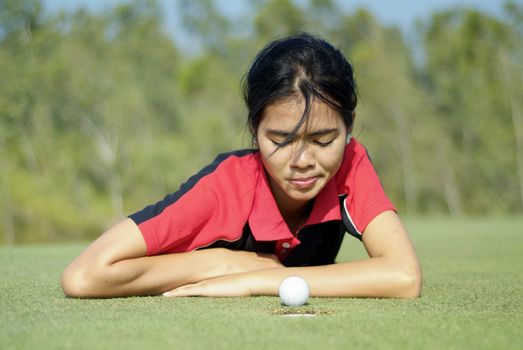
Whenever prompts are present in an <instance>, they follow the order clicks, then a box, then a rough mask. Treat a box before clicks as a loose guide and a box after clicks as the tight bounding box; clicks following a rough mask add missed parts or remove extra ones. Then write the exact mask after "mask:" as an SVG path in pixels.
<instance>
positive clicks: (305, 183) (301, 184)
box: [289, 176, 318, 189]
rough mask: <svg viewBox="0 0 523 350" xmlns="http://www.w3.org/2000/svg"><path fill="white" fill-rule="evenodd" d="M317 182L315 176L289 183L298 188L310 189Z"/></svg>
mask: <svg viewBox="0 0 523 350" xmlns="http://www.w3.org/2000/svg"><path fill="white" fill-rule="evenodd" d="M316 181H318V177H317V176H312V177H305V178H296V179H290V180H289V182H290V183H292V184H293V185H294V186H296V187H298V188H302V189H303V188H310V187H312V186H314V184H315V183H316Z"/></svg>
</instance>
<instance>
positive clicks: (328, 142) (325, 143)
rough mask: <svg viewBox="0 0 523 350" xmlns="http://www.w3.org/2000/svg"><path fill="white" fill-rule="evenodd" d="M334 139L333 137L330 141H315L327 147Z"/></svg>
mask: <svg viewBox="0 0 523 350" xmlns="http://www.w3.org/2000/svg"><path fill="white" fill-rule="evenodd" d="M333 141H334V139H332V140H330V141H327V142H320V141H314V143H315V144H317V145H318V146H320V147H327V146H329V145H330V144H331V143H332V142H333Z"/></svg>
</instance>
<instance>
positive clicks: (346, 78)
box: [243, 33, 357, 146]
mask: <svg viewBox="0 0 523 350" xmlns="http://www.w3.org/2000/svg"><path fill="white" fill-rule="evenodd" d="M300 95H301V96H302V97H303V98H304V100H305V109H304V112H303V114H302V116H301V118H300V120H299V122H298V123H297V124H296V126H295V128H294V130H293V131H292V132H291V134H290V135H289V136H288V137H287V139H286V140H284V142H283V143H282V144H281V145H282V146H283V145H285V144H287V143H289V142H291V141H292V139H294V137H295V136H296V133H297V132H298V130H299V129H300V128H301V126H302V125H303V124H304V123H305V122H306V121H307V119H308V117H309V114H310V109H311V103H312V101H313V99H314V98H319V99H320V100H321V101H323V102H325V103H327V104H328V105H330V106H331V107H333V108H334V109H336V110H337V111H338V112H339V113H340V115H341V117H342V118H343V121H344V122H345V125H346V126H347V130H351V129H352V123H353V111H354V109H355V108H356V103H357V96H356V83H355V81H354V78H353V69H352V66H351V64H350V63H349V62H348V61H347V59H346V58H345V57H344V55H343V54H342V53H341V52H340V51H339V50H338V49H336V48H335V47H333V46H332V45H331V44H329V43H328V42H326V41H325V40H323V39H320V38H316V37H314V36H312V35H311V34H308V33H300V34H297V35H293V36H289V37H285V38H282V39H278V40H274V41H272V42H270V43H269V44H268V45H267V46H266V47H265V48H264V49H262V50H261V51H260V52H259V53H258V55H257V56H256V57H255V59H254V61H253V63H252V65H251V68H250V70H249V72H248V74H247V77H246V79H244V81H243V96H244V99H245V104H246V105H247V109H248V111H249V115H248V119H247V123H248V127H249V129H250V131H251V133H252V134H253V136H254V137H255V135H256V131H257V130H258V126H259V125H260V121H261V118H262V117H263V113H264V111H265V108H266V107H267V106H269V105H270V104H273V103H275V102H277V101H280V100H284V99H286V98H291V97H299V96H300Z"/></svg>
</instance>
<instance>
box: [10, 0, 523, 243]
mask: <svg viewBox="0 0 523 350" xmlns="http://www.w3.org/2000/svg"><path fill="white" fill-rule="evenodd" d="M300 4H301V5H298V4H297V3H296V2H293V1H291V0H258V1H254V2H253V3H252V5H251V7H252V8H251V9H250V11H249V13H251V16H250V17H248V18H247V19H245V20H244V21H242V22H241V23H237V22H235V21H232V20H231V19H230V18H228V17H226V16H224V15H222V14H221V13H220V12H219V11H218V10H217V8H216V6H215V4H214V3H213V1H212V0H198V1H188V0H180V1H178V7H177V11H178V12H179V13H178V15H179V16H180V17H181V18H182V20H183V24H184V28H185V29H186V31H187V35H188V36H189V37H188V40H191V41H193V42H194V43H195V45H197V46H198V47H200V50H196V52H187V50H183V49H181V47H180V45H179V44H177V42H176V41H175V40H173V39H172V38H171V37H170V36H169V35H168V34H167V33H165V32H164V31H163V30H162V26H161V23H162V20H163V17H162V16H163V14H162V10H161V8H160V6H159V5H158V4H157V3H156V2H155V1H152V0H151V1H131V2H129V3H124V4H121V5H118V6H116V7H114V8H112V9H111V10H110V11H107V12H105V13H98V14H93V13H90V12H88V11H86V10H82V9H80V10H78V11H75V12H74V13H59V14H53V15H44V9H43V5H42V3H41V2H40V1H38V0H23V1H14V0H0V67H1V74H0V233H1V234H0V242H3V243H5V244H12V243H23V242H43V241H62V240H80V239H91V238H93V237H95V236H97V235H99V234H100V232H102V231H103V230H104V228H106V227H107V226H108V225H110V224H111V223H114V222H115V221H118V220H120V219H121V218H122V217H123V216H125V215H126V214H129V213H130V212H133V211H135V210H138V209H141V208H142V207H143V206H144V205H146V204H149V203H150V202H154V201H156V200H158V199H160V198H162V197H163V196H164V195H165V194H166V193H169V192H172V191H174V190H176V189H177V188H178V186H179V184H180V183H181V182H183V181H184V180H185V179H186V178H187V177H188V176H189V175H191V174H192V173H193V172H195V171H197V170H198V169H199V168H200V167H201V166H203V165H205V164H206V163H208V162H209V161H211V160H212V159H213V158H214V156H215V155H216V154H217V153H218V152H222V151H227V150H231V149H235V148H240V147H250V140H249V136H248V133H247V132H246V130H245V128H244V123H245V115H246V113H245V107H244V105H243V102H242V99H241V91H240V81H241V78H242V76H243V75H244V74H245V72H246V71H247V69H248V67H249V63H250V61H251V59H252V58H253V57H254V55H255V53H256V52H257V51H258V50H259V49H260V48H261V47H262V46H263V45H264V44H265V43H266V42H267V41H268V40H271V39H273V38H275V37H278V36H282V35H286V34H291V33H295V32H298V31H310V32H312V33H315V34H317V35H321V36H323V37H325V38H326V39H327V40H329V41H331V42H332V43H334V44H335V45H336V46H338V47H340V49H341V50H342V51H343V52H344V53H345V54H346V55H347V56H348V57H349V59H350V60H351V61H352V63H353V64H354V66H355V71H356V78H357V82H358V86H359V97H360V104H359V106H358V109H357V120H356V126H355V132H354V134H355V135H356V136H357V137H358V138H359V139H360V140H361V141H362V142H363V143H364V144H365V145H366V146H367V148H368V149H369V152H370V154H371V156H372V159H373V162H374V164H375V166H376V168H377V169H378V172H379V173H380V175H381V178H382V182H383V184H384V186H385V188H386V191H387V193H388V194H389V196H390V197H391V199H392V200H393V202H394V203H396V204H397V206H398V207H399V209H400V212H402V213H409V214H427V213H429V214H435V213H437V214H449V215H453V216H460V215H486V214H496V213H511V214H515V213H521V212H522V209H523V65H522V63H521V62H523V7H522V6H520V5H517V4H516V3H514V2H507V3H506V5H505V9H506V10H505V13H504V15H503V18H497V17H492V16H490V15H487V14H484V13H480V12H477V11H476V10H472V9H460V10H449V11H446V12H439V13H434V14H433V15H432V17H431V18H430V19H429V20H427V21H425V22H422V23H420V24H419V28H418V29H419V30H418V33H417V38H416V42H417V43H418V44H417V46H416V47H414V48H413V47H412V46H411V45H407V43H406V41H405V39H404V37H403V34H402V33H401V31H400V30H399V29H398V28H396V27H391V26H385V25H383V24H381V23H379V21H378V20H377V19H376V18H375V17H373V15H372V14H371V13H369V12H367V11H366V10H364V9H361V10H358V11H356V12H351V13H345V12H343V11H340V9H339V8H337V7H336V6H335V4H334V2H333V1H332V0H309V1H306V2H300Z"/></svg>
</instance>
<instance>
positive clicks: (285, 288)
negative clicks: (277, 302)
mask: <svg viewBox="0 0 523 350" xmlns="http://www.w3.org/2000/svg"><path fill="white" fill-rule="evenodd" d="M279 295H280V299H281V302H282V303H283V304H284V305H287V306H300V305H303V304H306V303H307V299H309V284H308V283H307V281H305V280H304V279H303V278H301V277H300V276H289V277H287V278H285V279H284V280H283V281H282V282H281V283H280V288H279Z"/></svg>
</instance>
